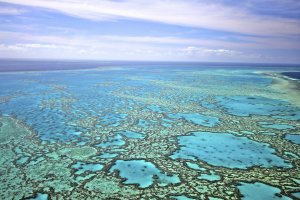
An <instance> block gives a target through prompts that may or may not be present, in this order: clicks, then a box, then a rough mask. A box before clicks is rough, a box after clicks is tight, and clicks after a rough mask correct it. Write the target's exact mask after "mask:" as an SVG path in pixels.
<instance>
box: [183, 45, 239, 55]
mask: <svg viewBox="0 0 300 200" xmlns="http://www.w3.org/2000/svg"><path fill="white" fill-rule="evenodd" d="M182 51H183V52H184V53H185V54H187V55H190V56H205V55H213V56H241V55H243V53H242V52H240V51H235V50H230V49H208V48H203V47H194V46H189V47H186V48H184V49H182Z"/></svg>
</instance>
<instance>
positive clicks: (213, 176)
mask: <svg viewBox="0 0 300 200" xmlns="http://www.w3.org/2000/svg"><path fill="white" fill-rule="evenodd" d="M198 178H199V179H203V180H207V181H219V180H221V177H220V176H219V175H217V174H216V173H215V172H214V171H210V174H201V175H200V176H198Z"/></svg>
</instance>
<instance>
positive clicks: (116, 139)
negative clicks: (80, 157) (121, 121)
mask: <svg viewBox="0 0 300 200" xmlns="http://www.w3.org/2000/svg"><path fill="white" fill-rule="evenodd" d="M124 144H125V141H124V140H123V137H122V136H121V135H120V134H117V135H115V136H112V137H109V138H107V140H106V141H104V142H101V143H100V144H96V146H98V147H102V148H106V147H110V146H122V145H124Z"/></svg>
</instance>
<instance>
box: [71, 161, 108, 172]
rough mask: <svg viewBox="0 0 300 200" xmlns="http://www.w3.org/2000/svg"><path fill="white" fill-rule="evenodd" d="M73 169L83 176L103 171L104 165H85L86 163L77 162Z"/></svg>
mask: <svg viewBox="0 0 300 200" xmlns="http://www.w3.org/2000/svg"><path fill="white" fill-rule="evenodd" d="M72 168H74V169H75V170H76V172H75V174H77V175H79V174H83V173H85V172H86V171H90V172H96V171H100V170H102V169H103V165H101V164H95V163H84V162H77V163H76V164H73V165H72Z"/></svg>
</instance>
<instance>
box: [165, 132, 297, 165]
mask: <svg viewBox="0 0 300 200" xmlns="http://www.w3.org/2000/svg"><path fill="white" fill-rule="evenodd" d="M178 140H179V145H180V148H179V150H177V151H176V152H174V153H173V155H171V158H173V159H177V158H182V159H191V160H195V159H198V160H203V161H205V162H207V163H208V164H211V165H214V166H222V167H228V168H240V169H245V168H247V167H251V166H261V167H273V166H276V167H291V165H290V164H289V163H287V162H286V161H285V160H283V159H282V158H280V157H278V156H277V155H275V154H274V152H275V150H274V149H272V148H271V147H269V145H268V144H265V143H259V142H256V141H253V140H250V139H248V138H246V137H238V136H234V135H231V134H228V133H211V132H193V133H192V135H188V136H179V137H178Z"/></svg>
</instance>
